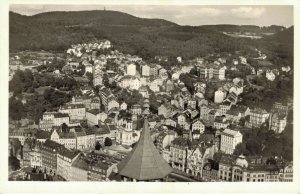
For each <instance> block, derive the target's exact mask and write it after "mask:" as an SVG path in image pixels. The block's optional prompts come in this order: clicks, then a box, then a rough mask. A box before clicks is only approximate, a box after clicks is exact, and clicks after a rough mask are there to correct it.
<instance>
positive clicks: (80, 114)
mask: <svg viewBox="0 0 300 194" xmlns="http://www.w3.org/2000/svg"><path fill="white" fill-rule="evenodd" d="M58 112H60V113H67V114H68V115H69V116H70V119H71V120H83V119H85V107H84V104H66V105H64V106H61V107H59V110H58Z"/></svg>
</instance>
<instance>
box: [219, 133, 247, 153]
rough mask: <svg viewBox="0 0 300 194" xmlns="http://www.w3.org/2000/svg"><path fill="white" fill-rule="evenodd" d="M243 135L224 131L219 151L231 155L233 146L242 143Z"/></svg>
mask: <svg viewBox="0 0 300 194" xmlns="http://www.w3.org/2000/svg"><path fill="white" fill-rule="evenodd" d="M242 141H243V135H242V134H241V133H240V132H239V131H235V130H231V129H225V130H224V131H223V132H222V133H221V144H220V151H222V152H224V153H226V154H233V152H234V150H235V146H236V145H237V144H239V143H242Z"/></svg>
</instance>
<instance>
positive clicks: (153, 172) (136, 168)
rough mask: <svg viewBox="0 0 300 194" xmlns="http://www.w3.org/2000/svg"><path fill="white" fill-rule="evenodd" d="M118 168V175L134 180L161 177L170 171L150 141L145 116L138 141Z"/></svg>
mask: <svg viewBox="0 0 300 194" xmlns="http://www.w3.org/2000/svg"><path fill="white" fill-rule="evenodd" d="M118 169H119V174H120V175H122V176H125V177H129V178H134V179H136V180H156V179H162V178H164V177H166V176H167V175H168V174H170V173H171V172H172V169H171V167H170V166H169V165H168V163H167V162H166V161H165V160H164V159H163V157H162V156H161V155H160V154H159V152H158V150H157V149H156V148H155V146H154V144H153V142H152V139H151V136H150V131H149V125H148V119H147V118H146V119H145V121H144V128H143V131H142V133H141V136H140V139H139V141H138V143H137V144H136V145H135V147H134V148H133V150H132V151H131V153H130V154H129V155H128V156H127V157H126V158H125V159H124V160H122V161H121V162H120V163H119V164H118Z"/></svg>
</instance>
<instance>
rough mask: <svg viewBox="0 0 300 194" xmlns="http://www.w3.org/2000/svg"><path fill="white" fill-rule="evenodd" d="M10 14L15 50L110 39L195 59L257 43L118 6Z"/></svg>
mask: <svg viewBox="0 0 300 194" xmlns="http://www.w3.org/2000/svg"><path fill="white" fill-rule="evenodd" d="M9 16H10V17H9V22H10V26H9V30H10V33H9V39H10V51H11V52H15V51H20V50H47V51H51V50H55V51H64V50H66V49H67V48H69V47H70V45H71V44H74V43H75V44H76V43H83V42H89V41H93V40H95V39H109V40H110V41H111V42H112V43H113V45H114V48H115V49H118V50H119V51H121V52H124V53H129V54H136V55H139V56H141V57H143V58H144V59H149V58H152V57H154V56H156V55H165V56H170V57H174V56H182V57H183V58H185V59H189V58H193V57H198V56H205V55H207V54H210V53H214V52H234V51H237V50H239V51H245V52H247V51H248V50H249V45H250V47H252V48H253V47H255V45H251V44H249V41H250V43H253V42H252V41H251V40H245V39H242V38H234V37H229V36H227V35H224V34H223V33H222V32H220V31H219V30H216V29H214V28H213V27H212V26H198V27H192V26H180V25H177V24H175V23H172V22H169V21H166V20H162V19H144V18H138V17H135V16H132V15H129V14H126V13H122V12H117V11H77V12H47V13H41V14H37V15H34V16H23V15H20V14H16V13H13V12H10V15H9ZM228 26H229V27H228ZM227 28H229V29H230V25H227ZM234 28H235V27H234Z"/></svg>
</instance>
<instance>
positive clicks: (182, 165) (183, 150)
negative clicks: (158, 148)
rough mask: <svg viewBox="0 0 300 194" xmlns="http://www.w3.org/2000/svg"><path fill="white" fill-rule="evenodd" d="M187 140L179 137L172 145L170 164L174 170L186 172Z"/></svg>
mask: <svg viewBox="0 0 300 194" xmlns="http://www.w3.org/2000/svg"><path fill="white" fill-rule="evenodd" d="M187 149H188V144H187V139H186V138H183V137H177V138H176V139H174V140H173V142H172V143H171V145H170V162H171V166H172V168H175V169H178V170H181V171H185V170H186V163H187Z"/></svg>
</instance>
